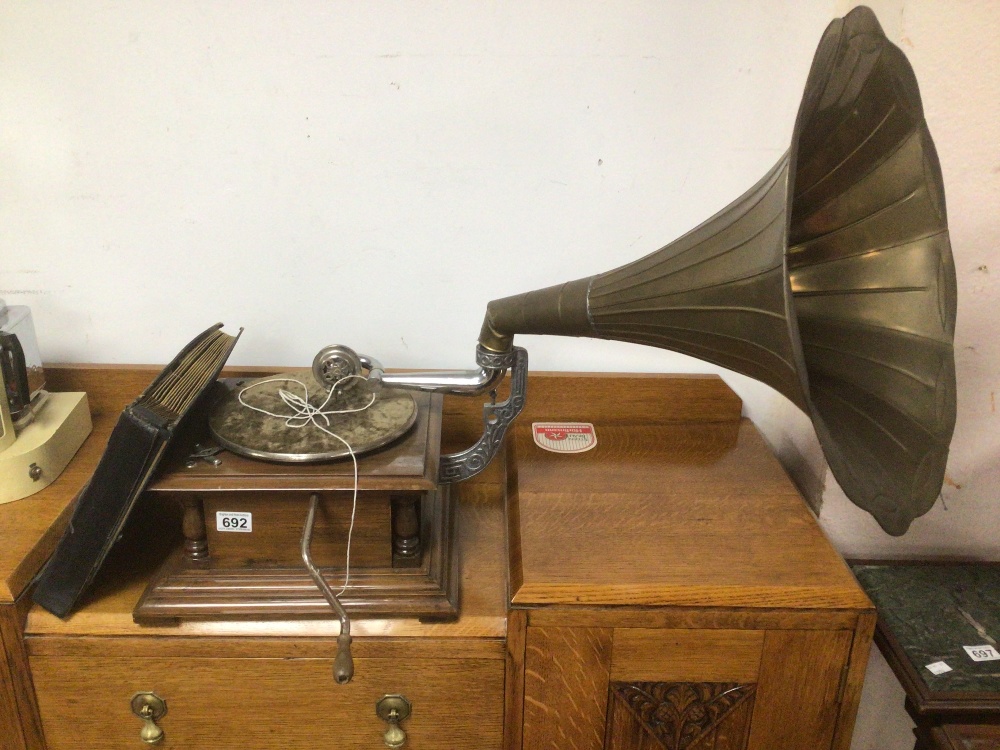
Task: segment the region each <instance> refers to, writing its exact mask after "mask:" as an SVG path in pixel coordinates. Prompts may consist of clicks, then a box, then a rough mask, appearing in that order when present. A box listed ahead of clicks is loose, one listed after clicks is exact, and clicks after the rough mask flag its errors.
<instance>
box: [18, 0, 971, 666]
mask: <svg viewBox="0 0 1000 750" xmlns="http://www.w3.org/2000/svg"><path fill="white" fill-rule="evenodd" d="M955 286H956V285H955V272H954V267H953V261H952V256H951V248H950V244H949V240H948V232H947V221H946V215H945V205H944V193H943V187H942V180H941V171H940V166H939V162H938V158H937V155H936V153H935V150H934V145H933V142H932V140H931V137H930V134H929V132H928V129H927V125H926V123H925V121H924V116H923V111H922V107H921V103H920V97H919V93H918V90H917V84H916V81H915V79H914V75H913V71H912V69H911V68H910V65H909V64H908V62H907V60H906V58H905V56H904V55H903V53H902V52H901V51H900V50H899V49H898V48H897V47H895V46H894V45H892V44H891V43H890V42H889V41H888V40H887V39H886V38H885V35H884V34H883V32H882V29H881V28H880V26H879V24H878V22H877V20H876V19H875V16H874V14H873V13H872V12H871V11H870V10H868V9H867V8H858V9H855V10H854V11H852V12H851V13H849V14H848V15H847V16H846V17H845V18H843V19H839V20H837V21H834V22H833V23H832V24H831V25H830V26H829V28H828V29H827V30H826V32H825V34H824V36H823V38H822V40H821V42H820V45H819V48H818V50H817V52H816V55H815V59H814V61H813V64H812V68H811V70H810V73H809V76H808V80H807V83H806V87H805V93H804V96H803V99H802V103H801V105H800V108H799V112H798V116H797V119H796V123H795V129H794V134H793V137H792V143H791V147H790V149H789V151H788V152H787V153H786V154H785V156H783V157H782V158H781V159H780V160H779V161H778V163H777V164H776V165H775V166H774V168H773V169H772V170H771V171H770V172H768V174H767V175H765V176H764V178H763V179H762V180H761V181H760V182H758V183H757V184H756V185H755V186H753V187H752V188H751V189H750V190H748V191H747V192H746V193H745V194H744V195H742V196H741V197H740V198H738V199H737V200H735V201H734V202H733V203H731V204H730V205H729V206H727V207H726V208H724V209H723V210H722V211H720V212H719V213H717V214H716V215H715V216H713V217H711V218H710V219H708V220H707V221H705V222H703V223H702V224H700V225H699V226H697V227H696V228H695V229H693V230H691V231H690V232H689V233H687V234H686V235H684V236H683V237H681V238H680V239H678V240H675V241H674V242H672V243H670V244H668V245H666V246H665V247H663V248H661V249H659V250H657V251H655V252H653V253H651V254H650V255H647V256H646V257H644V258H641V259H640V260H637V261H635V262H633V263H630V264H628V265H625V266H622V267H621V268H617V269H614V270H611V271H606V272H604V273H599V274H596V275H593V276H587V277H585V278H581V279H578V280H575V281H568V282H566V283H564V284H560V285H557V286H553V287H549V288H547V289H541V290H537V291H533V292H528V293H525V294H521V295H517V296H513V297H507V298H504V299H500V300H495V301H493V302H491V303H489V305H488V307H487V312H486V316H485V320H484V321H483V325H482V329H481V333H480V336H479V341H478V346H477V348H476V363H477V367H476V368H474V369H471V370H468V371H465V372H458V373H456V372H439V373H433V372H432V373H418V374H409V373H392V372H387V371H386V370H385V369H384V368H383V366H382V365H381V363H379V362H378V361H377V360H376V359H374V358H372V357H368V356H363V355H359V354H357V353H355V352H354V351H353V350H351V349H349V348H347V347H343V346H330V347H326V348H324V349H323V350H321V351H320V352H319V354H317V356H316V358H315V360H314V362H313V366H312V368H311V370H309V371H306V372H296V373H283V374H279V375H272V376H268V377H265V378H261V379H257V380H252V379H240V378H236V379H229V380H223V381H221V382H220V383H219V384H218V388H217V389H216V390H217V393H216V394H215V395H214V397H213V398H214V401H213V405H212V407H211V408H210V410H209V417H208V419H207V420H206V421H205V424H204V426H203V427H204V429H203V432H204V434H195V435H194V436H192V438H191V439H190V440H189V441H188V443H186V444H183V445H182V447H183V450H181V451H179V452H175V455H174V456H173V458H172V459H169V460H168V461H167V462H166V467H165V470H164V471H162V472H160V473H159V474H158V476H157V477H156V478H155V479H154V480H153V481H152V482H151V483H150V485H149V487H148V490H149V491H150V492H152V493H154V494H155V493H161V494H162V495H170V496H175V497H177V498H178V499H180V501H181V503H182V505H183V508H184V521H183V530H184V537H185V542H184V546H183V548H182V549H181V550H178V552H177V554H176V555H175V557H176V559H175V560H173V561H172V562H168V563H167V564H166V565H165V566H164V567H163V569H162V570H161V573H160V574H159V575H158V576H157V577H156V578H155V580H154V581H153V582H152V583H151V584H150V586H149V587H148V588H147V590H146V592H145V594H144V595H143V597H142V599H140V601H139V602H138V604H137V606H136V609H135V611H134V616H135V617H136V619H137V620H139V621H163V620H169V619H175V618H198V617H202V618H218V617H251V616H252V617H257V616H266V615H269V614H271V615H276V616H282V617H288V616H314V615H319V614H328V613H329V610H330V607H332V608H333V609H334V610H335V611H336V613H337V615H338V617H339V618H340V619H341V639H340V640H341V643H340V655H339V656H338V659H337V663H336V664H335V672H336V675H337V679H338V681H341V682H342V681H346V680H349V679H350V674H351V669H352V668H351V667H350V656H349V644H350V620H349V617H348V614H349V613H351V614H363V615H377V616H382V617H385V616H401V615H405V616H414V617H422V618H440V617H450V616H454V615H455V614H457V611H458V606H459V603H458V602H457V600H456V599H455V595H456V591H457V578H456V575H457V573H456V571H457V568H456V561H457V557H455V556H452V555H451V554H450V552H451V547H452V544H451V541H452V535H453V531H454V514H453V513H452V512H451V507H450V502H449V496H448V487H449V485H451V484H453V483H455V482H459V481H462V480H464V479H467V478H469V477H472V476H474V475H475V474H477V473H479V472H481V471H482V470H483V469H485V468H486V466H487V465H489V463H490V461H491V460H492V459H493V458H494V456H496V454H497V453H498V451H499V449H500V447H501V445H502V443H503V437H504V434H505V431H506V430H507V428H508V427H509V425H510V424H511V422H512V421H513V420H514V419H515V418H516V417H517V415H518V413H519V412H520V411H521V409H522V407H523V405H524V403H525V399H526V397H527V394H526V390H527V369H528V356H527V352H526V351H525V350H524V349H523V348H521V347H518V346H515V345H514V343H513V339H514V336H515V335H517V334H521V333H528V334H556V335H564V336H590V337H596V338H605V339H615V340H620V341H627V342H632V343H637V344H646V345H649V346H655V347H661V348H666V349H672V350H676V351H679V352H682V353H686V354H690V355H693V356H695V357H698V358H701V359H704V360H707V361H709V362H712V363H715V364H717V365H720V366H723V367H726V368H729V369H731V370H734V371H736V372H740V373H743V374H746V375H749V376H751V377H754V378H756V379H758V380H760V381H762V382H764V383H766V384H768V385H770V386H772V387H773V388H775V389H776V390H777V391H779V392H780V393H782V394H783V395H785V396H786V397H787V398H789V399H790V400H791V401H792V402H794V403H795V404H796V405H798V406H799V407H800V408H801V409H802V410H804V411H805V412H806V413H807V414H809V415H810V417H811V418H812V421H813V423H814V425H815V428H816V431H817V434H818V436H819V439H820V442H821V445H822V447H823V449H824V452H825V454H826V457H827V459H828V461H829V463H830V466H831V468H832V470H833V472H834V474H835V476H836V477H837V479H838V481H839V482H840V484H841V486H842V487H843V489H844V491H845V492H846V493H847V495H848V497H850V498H851V499H852V500H853V501H854V502H855V503H856V504H857V505H859V506H860V507H861V508H863V509H865V510H867V511H868V512H870V513H871V514H872V515H873V516H874V517H875V518H876V520H877V521H878V522H879V524H880V525H881V526H882V528H883V529H885V531H887V532H888V533H890V534H894V535H898V534H903V533H904V532H905V531H906V530H907V528H908V526H909V524H910V522H911V521H912V520H913V519H914V518H916V517H917V516H919V515H921V514H922V513H925V512H926V511H927V510H928V509H929V508H930V507H931V505H932V504H933V503H934V501H935V499H936V497H937V496H938V494H939V492H940V488H941V484H942V481H943V475H944V469H945V462H946V459H947V455H948V446H949V442H950V439H951V434H952V431H953V428H954V421H955V374H954V355H953V349H952V347H953V336H954V321H955V305H956V299H955V298H956V288H955ZM220 367H221V365H220ZM508 371H509V372H510V392H509V396H508V397H507V398H506V400H504V401H502V402H499V403H498V402H497V398H498V397H499V396H498V391H497V389H498V386H499V385H500V383H501V381H502V380H503V379H504V378H505V377H507V373H508ZM299 386H302V387H303V389H304V390H303V391H302V392H301V393H299V392H298V391H296V388H298V387H299ZM484 393H489V394H490V396H491V398H490V401H489V402H488V403H486V404H485V405H484V407H483V420H482V421H483V434H482V436H481V437H480V438H479V440H478V441H477V442H476V443H475V444H474V445H472V446H471V447H469V448H467V449H465V450H463V451H460V452H458V453H454V454H446V455H440V452H439V448H440V440H439V438H440V426H441V401H442V398H443V395H444V394H458V395H477V394H484ZM411 394H412V395H411ZM334 397H336V399H337V400H336V401H331V399H334ZM255 398H258V399H259V400H257V401H255V400H254V399H255ZM376 399H380V400H381V402H382V406H384V407H385V409H384V410H383V409H381V408H379V409H377V410H374V411H367V409H368V408H369V407H370V406H371V405H372V404H373V403H375V400H376ZM283 408H284V409H291V411H290V412H289V411H282V409H283ZM362 413H363V414H364V415H365V416H364V417H361V416H359V414H362ZM262 415H263V416H262ZM264 417H268V418H270V419H271V420H274V419H278V423H283V424H284V425H285V426H286V427H291V428H293V429H288V430H284V432H282V431H281V430H280V429H275V428H274V425H275V424H276V423H275V422H273V421H272V422H267V421H266V420H265V419H264ZM307 424H312V425H316V426H325V427H326V428H327V430H326V431H328V432H336V433H338V435H339V436H338V435H334V436H333V437H332V438H331V437H329V436H326V437H324V436H323V435H312V436H311V437H308V436H307V437H303V435H305V434H306V433H305V432H304V431H303V430H300V429H295V428H298V427H303V426H305V425H307ZM319 432H320V433H323V432H324V430H323V429H320V430H319ZM278 433H281V434H278ZM348 434H349V435H350V439H349V440H343V439H342V437H343V435H348ZM338 440H339V441H340V442H341V443H346V444H348V445H349V447H348V449H347V451H346V452H345V451H344V450H343V446H341V445H339V444H338V442H337V441H338ZM363 453H364V454H365V455H366V457H362V456H361V454H363ZM348 454H349V457H350V459H351V460H350V461H332V459H335V458H338V457H344V456H346V455H348ZM352 491H353V493H354V494H353V497H354V502H353V504H352ZM359 492H361V493H368V494H367V498H368V500H366V501H365V502H364V503H360V502H357V494H358V493H359ZM355 511H357V514H358V517H357V519H355ZM303 518H304V519H305V523H304V525H303ZM265 520H266V523H264V521H265ZM355 520H357V522H358V524H357V526H356V524H355ZM348 522H349V525H348ZM116 528H119V527H116ZM251 529H252V535H253V536H254V539H253V541H252V543H251V541H250V539H249V537H250V536H251V534H248V533H243V532H251ZM348 529H350V531H347V530H348ZM314 530H315V531H316V533H315V534H314ZM341 530H343V531H344V532H346V533H341ZM258 532H260V533H258ZM351 533H356V534H360V535H361V536H356V537H355V544H357V545H358V546H357V547H356V549H355V554H356V555H358V556H360V557H356V558H355V561H356V562H357V561H361V560H362V559H363V556H364V555H368V556H369V557H368V558H364V559H367V562H361V566H362V570H361V571H360V574H359V575H358V576H357V577H355V578H351V582H352V583H351V585H350V586H349V585H348V584H347V582H346V581H344V576H343V568H342V567H341V566H342V565H343V562H342V561H343V560H344V558H345V555H349V554H350V550H351V541H350V535H351ZM366 534H367V536H365V535H366ZM345 537H346V538H345ZM359 540H360V541H359ZM314 541H315V542H316V545H317V546H315V547H314V545H313V542H314ZM296 544H298V546H296ZM57 554H58V553H57ZM314 555H315V556H316V559H314V557H313V556H314ZM320 558H322V559H320ZM303 563H304V566H305V567H304V568H303ZM338 568H339V569H338ZM352 575H353V574H352ZM341 583H343V588H342V589H341V591H340V592H335V591H334V590H333V588H334V587H335V586H339V585H340V584H341ZM45 584H46V581H45V580H44V579H43V581H42V583H41V584H40V586H39V591H43V590H44V589H45ZM36 600H38V601H41V600H40V599H39V595H38V592H36ZM53 611H56V610H53ZM58 613H59V614H63V613H64V611H63V610H60V611H59V612H58Z"/></svg>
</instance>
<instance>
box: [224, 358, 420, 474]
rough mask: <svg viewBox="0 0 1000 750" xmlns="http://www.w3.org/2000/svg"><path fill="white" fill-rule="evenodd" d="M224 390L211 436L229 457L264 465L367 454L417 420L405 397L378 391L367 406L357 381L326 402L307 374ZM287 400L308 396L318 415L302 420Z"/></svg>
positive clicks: (274, 377) (412, 405) (365, 394)
mask: <svg viewBox="0 0 1000 750" xmlns="http://www.w3.org/2000/svg"><path fill="white" fill-rule="evenodd" d="M226 385H227V387H228V388H229V389H230V390H229V392H228V393H227V394H226V395H225V396H223V397H222V398H221V399H220V400H219V401H218V402H217V403H216V405H215V407H214V409H213V410H212V414H211V416H210V417H209V420H208V426H209V430H210V431H211V433H212V436H213V437H214V438H215V439H216V440H217V441H218V443H219V445H221V446H222V447H223V448H226V449H227V450H229V451H232V452H233V453H237V454H239V455H243V456H249V457H251V458H260V459H264V460H267V461H280V462H298V463H305V462H316V461H329V460H332V459H336V458H341V457H344V456H347V455H349V453H350V451H349V450H348V448H347V445H345V443H347V444H349V445H350V446H351V450H353V451H354V453H355V454H361V453H367V452H370V451H373V450H375V449H377V448H381V447H382V446H384V445H387V444H388V443H391V442H392V441H393V440H395V439H396V438H398V437H400V436H402V435H404V434H406V432H407V431H408V430H409V429H410V428H411V427H412V426H413V424H414V422H415V421H416V418H417V406H416V403H415V402H414V400H413V397H412V396H411V395H410V394H409V393H407V392H406V391H398V390H392V389H383V390H382V391H381V392H379V393H378V394H377V396H376V398H375V400H374V401H372V395H371V393H370V392H369V391H368V390H367V388H365V387H364V386H363V384H361V383H360V381H359V382H358V385H357V386H354V387H351V386H352V383H350V381H348V382H346V383H344V384H343V385H342V386H340V387H338V388H337V389H336V390H335V392H334V394H333V396H332V397H331V398H330V399H329V400H328V401H327V394H328V390H327V389H326V388H325V387H324V386H321V385H320V384H319V383H317V382H316V380H315V379H314V378H313V376H312V373H311V372H309V371H308V370H302V371H294V372H286V373H281V374H280V375H271V376H268V377H266V378H260V379H257V380H246V381H237V382H235V383H226ZM306 389H308V390H306ZM282 392H284V393H285V397H284V398H283V397H282ZM241 394H242V401H241ZM289 396H291V398H292V400H294V398H295V397H298V398H300V399H305V398H306V397H307V396H308V403H309V404H310V405H311V406H312V407H314V408H316V409H319V410H320V413H317V414H314V415H313V417H312V418H311V419H310V418H309V417H308V416H304V415H302V413H301V411H302V410H301V408H297V407H295V406H294V404H290V403H289V402H288V398H289ZM369 402H371V405H370V406H367V408H365V407H366V405H368V404H369ZM337 412H341V413H337ZM275 415H278V416H275ZM327 419H328V420H329V424H328V423H327ZM329 433H333V435H331V434H329ZM334 435H336V436H339V437H340V438H342V440H338V439H337V437H334Z"/></svg>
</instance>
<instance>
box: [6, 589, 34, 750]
mask: <svg viewBox="0 0 1000 750" xmlns="http://www.w3.org/2000/svg"><path fill="white" fill-rule="evenodd" d="M25 605H26V601H25V598H23V597H22V600H21V601H18V602H10V603H3V604H0V747H2V748H3V749H4V750H43V748H44V740H43V738H42V726H41V721H40V720H39V717H38V708H37V706H36V704H35V698H34V691H33V689H32V682H31V674H30V669H29V666H28V654H27V651H26V650H25V647H24V640H23V639H22V637H21V628H22V627H23V624H24V622H23V621H24V613H25V611H26V609H27V607H26V606H25Z"/></svg>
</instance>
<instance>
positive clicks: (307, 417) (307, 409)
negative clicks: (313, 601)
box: [237, 375, 376, 596]
mask: <svg viewBox="0 0 1000 750" xmlns="http://www.w3.org/2000/svg"><path fill="white" fill-rule="evenodd" d="M352 378H358V379H360V380H364V379H365V377H364V376H363V375H346V376H345V377H342V378H340V380H338V381H337V382H335V383H334V384H333V385H331V386H330V390H329V392H327V394H326V398H325V399H324V400H323V403H322V404H320V405H319V406H313V405H312V404H311V403H310V402H309V386H307V385H306V384H305V383H303V382H302V381H301V380H298V379H296V378H284V377H282V378H270V379H268V380H259V381H257V382H255V383H251V384H250V385H248V386H246V387H245V388H243V389H242V390H241V391H240V392H239V394H238V396H237V398H238V399H239V402H240V404H242V405H243V406H245V407H246V408H247V409H252V410H253V411H257V412H260V413H261V414H266V415H267V416H269V417H275V418H277V419H283V420H285V426H286V427H288V428H290V429H296V430H298V429H302V428H303V427H307V426H309V425H312V426H314V427H315V428H316V429H318V430H321V431H322V432H325V433H326V434H327V435H329V436H330V437H333V438H336V439H337V440H339V441H340V442H341V443H343V444H344V447H345V448H347V452H348V453H349V454H350V456H351V463H352V465H353V467H354V491H353V494H352V497H351V525H350V527H349V528H348V531H347V559H346V561H345V564H344V586H343V588H341V589H340V591H338V592H337V596H341V595H342V594H343V593H344V592H345V591H347V584H348V582H349V581H350V580H351V537H352V536H353V534H354V519H355V516H356V515H357V512H358V458H357V456H356V455H355V454H354V449H353V448H352V447H351V444H350V443H348V442H347V441H346V440H345V439H344V438H343V437H341V436H340V435H338V434H337V433H335V432H333V430H331V429H329V428H330V417H331V416H333V415H335V414H352V413H354V412H359V411H364V410H365V409H367V408H368V407H370V406H371V405H372V404H374V403H375V398H376V396H375V394H374V393H372V394H371V400H370V401H369V402H368V403H367V404H365V405H364V406H359V407H357V408H354V409H327V408H326V406H327V404H329V403H330V399H332V398H333V394H334V393H335V392H336V390H337V388H338V387H339V386H340V384H341V383H343V382H344V381H346V380H351V379H352ZM266 383H296V384H297V385H300V386H301V387H302V393H303V395H302V396H299V395H298V394H296V393H292V392H291V391H286V390H285V389H284V388H279V389H278V397H279V398H280V399H281V400H282V402H283V403H284V404H285V405H286V406H288V408H290V409H291V410H292V411H293V413H292V414H277V413H275V412H272V411H268V410H267V409H262V408H261V407H259V406H254V405H253V404H249V403H247V402H246V401H244V400H243V394H245V393H246V392H247V391H249V390H251V389H253V388H256V387H258V386H261V385H264V384H266ZM320 420H322V421H323V423H324V424H321V423H320Z"/></svg>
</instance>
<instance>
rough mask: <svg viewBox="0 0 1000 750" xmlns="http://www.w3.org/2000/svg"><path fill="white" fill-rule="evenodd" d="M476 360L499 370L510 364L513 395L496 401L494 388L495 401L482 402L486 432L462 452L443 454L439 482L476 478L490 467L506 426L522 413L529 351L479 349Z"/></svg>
mask: <svg viewBox="0 0 1000 750" xmlns="http://www.w3.org/2000/svg"><path fill="white" fill-rule="evenodd" d="M477 361H478V362H479V364H480V365H481V366H482V367H485V368H488V369H491V370H499V369H501V368H503V369H506V368H507V367H510V371H511V372H510V396H509V397H508V398H507V400H506V401H504V402H502V403H499V404H498V403H496V391H491V393H490V395H491V397H492V399H493V400H492V401H491V402H490V403H488V404H483V434H482V436H481V437H480V438H479V440H478V441H476V444H475V445H473V446H472V447H470V448H467V449H466V450H464V451H461V452H460V453H450V454H448V455H446V456H441V463H440V467H439V471H438V481H439V482H440V483H441V484H453V483H455V482H462V481H465V480H466V479H469V478H470V477H474V476H475V475H476V474H478V473H479V472H481V471H482V470H483V469H485V468H486V467H487V466H489V464H490V461H492V460H493V458H494V457H495V456H496V454H497V453H498V452H499V451H500V446H501V445H502V444H503V437H504V434H505V433H506V432H507V427H508V426H509V425H510V423H511V422H513V421H514V419H515V418H516V417H517V415H518V414H520V413H521V409H523V408H524V399H525V395H526V393H527V390H528V352H527V351H526V350H524V349H523V348H521V347H519V346H515V347H512V348H511V351H510V352H506V353H504V354H503V355H497V354H494V353H492V352H487V351H486V350H484V349H482V348H480V350H479V352H478V356H477Z"/></svg>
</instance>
